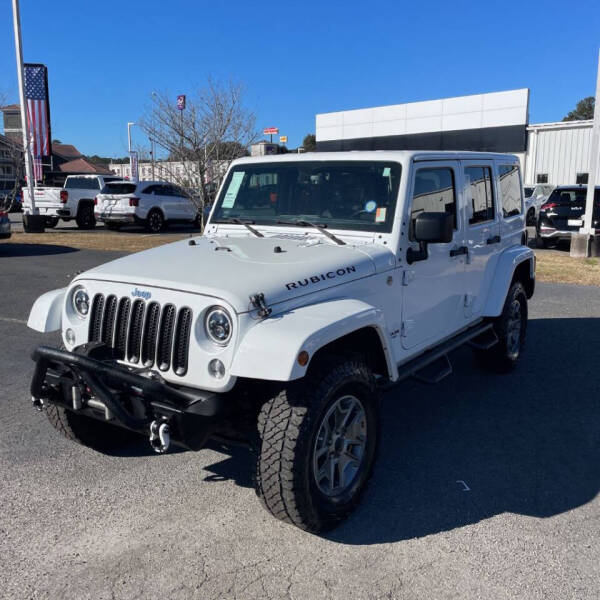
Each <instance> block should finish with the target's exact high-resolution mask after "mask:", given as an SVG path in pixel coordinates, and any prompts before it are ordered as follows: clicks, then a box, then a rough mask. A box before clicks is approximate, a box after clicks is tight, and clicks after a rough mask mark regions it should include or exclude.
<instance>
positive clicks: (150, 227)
mask: <svg viewBox="0 0 600 600" xmlns="http://www.w3.org/2000/svg"><path fill="white" fill-rule="evenodd" d="M145 227H146V230H147V231H148V232H150V233H161V232H162V231H164V230H165V229H166V228H167V222H166V221H165V217H164V215H163V214H162V212H161V211H160V210H159V209H158V208H153V209H151V210H150V212H149V213H148V216H147V217H146V223H145Z"/></svg>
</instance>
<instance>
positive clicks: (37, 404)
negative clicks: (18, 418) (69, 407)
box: [31, 396, 44, 411]
mask: <svg viewBox="0 0 600 600" xmlns="http://www.w3.org/2000/svg"><path fill="white" fill-rule="evenodd" d="M31 404H33V408H35V409H36V410H40V411H42V410H44V401H43V400H42V399H41V398H36V397H35V396H31Z"/></svg>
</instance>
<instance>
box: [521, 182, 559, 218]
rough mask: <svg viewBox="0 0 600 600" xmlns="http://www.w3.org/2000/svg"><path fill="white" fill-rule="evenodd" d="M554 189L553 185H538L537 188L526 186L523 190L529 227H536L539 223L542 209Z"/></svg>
mask: <svg viewBox="0 0 600 600" xmlns="http://www.w3.org/2000/svg"><path fill="white" fill-rule="evenodd" d="M553 189H554V186H553V185H550V184H546V183H538V184H537V185H536V186H526V187H524V188H523V191H524V194H525V215H526V223H527V225H535V224H536V223H537V221H538V217H539V214H540V208H541V206H542V204H544V202H546V200H547V199H548V196H550V194H551V193H552V190H553Z"/></svg>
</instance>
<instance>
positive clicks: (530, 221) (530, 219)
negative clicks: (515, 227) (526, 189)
mask: <svg viewBox="0 0 600 600" xmlns="http://www.w3.org/2000/svg"><path fill="white" fill-rule="evenodd" d="M526 224H527V225H529V226H532V225H535V208H530V209H529V210H528V211H527V219H526Z"/></svg>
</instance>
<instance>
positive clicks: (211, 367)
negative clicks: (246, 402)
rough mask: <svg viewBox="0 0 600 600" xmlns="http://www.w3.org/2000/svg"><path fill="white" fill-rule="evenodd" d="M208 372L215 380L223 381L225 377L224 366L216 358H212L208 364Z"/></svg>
mask: <svg viewBox="0 0 600 600" xmlns="http://www.w3.org/2000/svg"><path fill="white" fill-rule="evenodd" d="M208 372H209V373H210V374H211V376H212V377H214V378H215V379H223V377H225V365H224V364H223V363H222V362H221V361H220V360H219V359H218V358H213V359H212V360H211V361H210V362H209V363H208Z"/></svg>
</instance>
